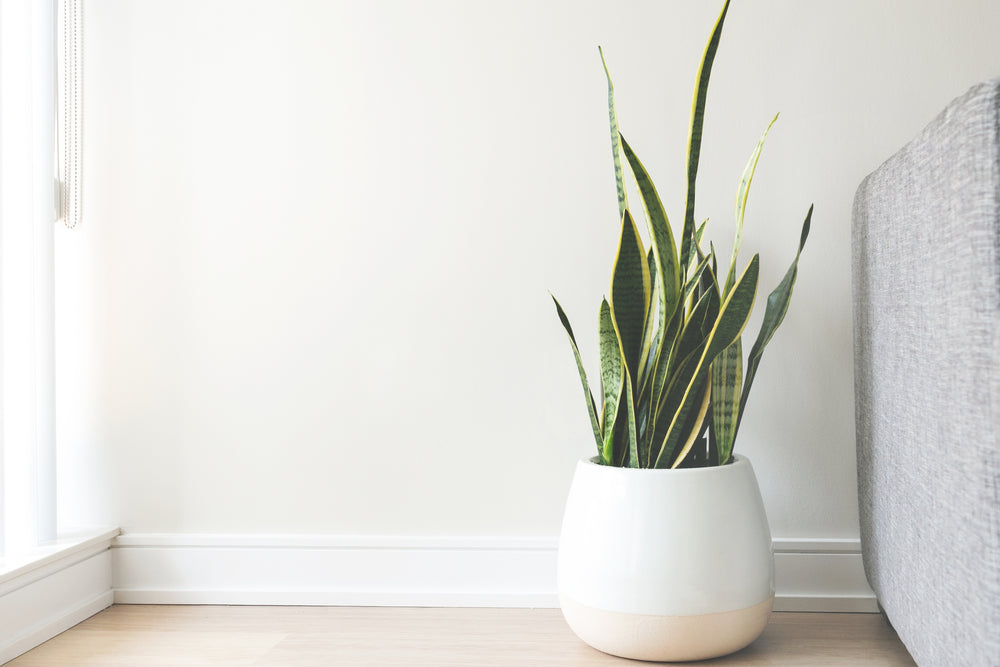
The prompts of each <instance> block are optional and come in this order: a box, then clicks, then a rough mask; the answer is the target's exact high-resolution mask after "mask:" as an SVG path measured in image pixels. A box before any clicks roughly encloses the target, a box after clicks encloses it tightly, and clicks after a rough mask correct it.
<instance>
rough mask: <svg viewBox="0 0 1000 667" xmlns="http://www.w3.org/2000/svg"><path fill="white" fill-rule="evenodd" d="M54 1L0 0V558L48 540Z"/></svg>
mask: <svg viewBox="0 0 1000 667" xmlns="http://www.w3.org/2000/svg"><path fill="white" fill-rule="evenodd" d="M56 25H57V24H56V0H0V557H4V556H7V557H10V556H14V555H16V554H17V553H19V552H22V551H25V550H29V549H32V548H34V547H36V546H38V545H39V544H42V543H45V542H49V541H52V540H55V539H56V532H57V522H56V457H55V454H56V448H55V391H54V390H55V364H54V337H55V332H54V320H55V317H54V301H55V299H54V276H53V237H54V227H55V219H56V211H55V204H56V188H55V183H56V181H55V159H54V156H55V132H54V130H55V106H56Z"/></svg>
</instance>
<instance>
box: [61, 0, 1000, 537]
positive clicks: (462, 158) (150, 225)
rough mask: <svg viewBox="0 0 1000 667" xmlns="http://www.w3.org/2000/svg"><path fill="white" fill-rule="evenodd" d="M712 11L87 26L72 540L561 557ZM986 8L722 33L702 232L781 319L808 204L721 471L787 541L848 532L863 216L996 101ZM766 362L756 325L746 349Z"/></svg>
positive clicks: (368, 7)
mask: <svg viewBox="0 0 1000 667" xmlns="http://www.w3.org/2000/svg"><path fill="white" fill-rule="evenodd" d="M719 4H721V3H719V2H694V1H686V2H679V1H678V2H660V1H650V2H628V3H608V2H597V1H590V0H587V1H582V2H570V1H568V0H567V1H564V2H534V1H507V2H489V3H488V2H460V1H454V2H447V1H444V0H436V1H433V2H430V1H428V2H402V1H400V2H389V1H385V0H382V1H376V2H346V1H345V2H321V1H319V0H313V1H308V0H293V1H284V2H278V1H276V0H271V1H264V0H253V1H236V0H211V1H202V0H173V1H171V2H163V1H159V2H157V1H153V0H99V1H97V2H91V3H88V4H87V6H86V9H87V16H86V22H87V23H86V30H87V36H86V46H87V51H86V64H85V67H86V84H85V93H86V115H85V123H86V144H85V160H86V170H87V171H86V183H85V186H86V190H85V219H84V222H83V225H82V226H81V227H80V228H79V229H78V230H76V231H74V232H68V231H66V230H60V232H59V234H58V235H57V242H58V257H57V259H58V263H59V272H58V276H57V279H58V283H57V286H58V296H59V303H58V307H59V311H58V318H59V321H58V359H57V363H58V366H59V396H58V399H59V403H58V409H59V438H60V448H61V450H60V465H61V473H62V474H61V481H60V512H61V517H62V521H63V523H64V525H74V524H81V523H86V524H93V523H98V524H113V525H120V526H122V527H123V528H124V529H125V530H127V531H145V532H189V533H191V532H217V533H335V534H350V533H358V534H388V535H429V536H433V535H453V536H462V535H493V536H505V535H508V536H550V535H555V534H556V533H557V532H558V528H559V520H560V516H561V512H562V506H563V500H564V497H565V494H566V491H567V488H568V484H569V481H570V477H571V474H572V469H573V465H574V461H575V460H576V459H577V458H579V457H582V456H590V455H591V454H592V448H593V445H592V440H591V437H590V435H589V426H588V422H587V419H586V416H585V411H584V408H583V404H582V400H581V395H580V389H579V386H578V380H577V378H576V371H575V368H574V365H573V361H572V356H571V353H570V351H569V349H568V347H567V344H566V340H565V336H564V334H563V332H562V330H561V328H560V326H559V324H558V321H557V320H556V317H555V314H554V312H553V308H552V305H551V302H550V300H549V296H548V290H552V292H554V293H555V294H556V295H557V296H558V297H559V298H560V300H561V301H562V302H563V305H564V306H565V307H566V309H567V311H568V313H569V315H570V317H571V319H572V321H573V322H574V323H575V325H576V329H577V334H578V337H579V338H580V339H581V347H582V348H583V353H584V355H585V357H586V358H587V359H588V360H589V363H590V366H591V368H593V367H594V366H595V362H596V360H595V352H596V350H595V343H596V313H597V305H598V303H599V302H600V298H601V296H602V294H603V293H604V292H605V290H606V289H607V280H608V276H609V271H610V266H611V261H612V258H613V252H614V244H615V237H616V233H617V220H616V218H617V216H616V203H615V194H614V185H613V179H612V171H611V163H610V155H609V140H608V133H607V127H606V122H607V121H606V109H605V87H604V86H605V83H604V74H603V71H602V69H601V66H600V59H599V58H598V54H597V45H598V44H602V45H603V46H604V49H605V53H606V54H607V57H608V61H609V65H610V66H611V68H612V72H613V74H614V75H615V83H616V91H617V94H618V110H619V114H620V118H621V123H622V128H623V131H624V132H625V133H626V136H628V137H629V140H630V142H631V143H632V144H633V145H634V146H635V147H636V150H637V151H639V153H640V155H641V156H642V157H643V159H644V161H645V163H646V165H647V167H649V168H650V171H651V172H652V174H653V176H654V178H655V179H656V180H657V182H658V183H659V184H660V186H659V187H660V192H661V196H662V197H663V198H664V200H665V203H666V205H667V207H668V212H670V213H671V214H672V216H673V219H674V220H675V222H676V221H678V220H679V219H680V217H681V215H682V210H681V209H682V204H681V198H682V196H683V178H682V173H683V168H684V148H685V143H686V135H687V129H686V128H687V115H688V113H689V109H690V93H691V86H692V84H693V79H694V75H695V71H696V69H697V64H698V59H699V57H700V56H701V52H702V47H703V44H704V40H705V39H706V37H707V35H708V32H709V30H710V28H711V24H712V21H713V20H714V17H715V14H716V12H717V10H718V7H717V6H716V5H719ZM997 25H1000V4H997V3H994V2H989V1H988V0H961V1H956V2H936V1H930V0H923V1H920V2H914V1H912V0H880V1H879V2H876V3H873V2H870V1H868V0H842V1H839V2H801V1H800V0H756V1H755V2H745V1H740V0H736V2H734V5H733V7H732V9H731V11H730V16H729V19H728V22H727V27H726V32H725V35H724V38H723V43H722V47H721V49H720V51H719V56H718V59H717V61H716V68H715V73H714V78H713V83H712V87H711V91H710V96H709V113H708V120H707V125H706V139H705V148H704V154H703V159H702V172H701V180H700V189H699V193H700V205H699V209H698V216H699V217H700V218H703V217H708V216H710V217H711V219H712V220H713V223H712V224H711V225H710V230H709V234H710V236H711V237H712V238H713V239H715V240H716V245H717V247H718V248H719V249H720V251H721V252H722V253H726V252H727V251H726V250H725V249H726V248H728V246H729V244H730V239H731V234H732V223H731V219H732V216H731V208H732V197H733V195H734V193H735V187H736V184H737V181H738V179H739V175H740V171H741V169H742V166H743V162H744V160H745V159H746V156H747V155H748V154H749V152H750V150H751V149H752V148H753V145H754V143H755V142H756V139H757V137H758V135H759V133H760V131H761V130H762V129H763V128H764V126H765V125H766V123H767V121H768V120H769V119H770V117H771V115H773V113H774V112H776V111H780V112H781V114H782V116H781V118H780V120H779V121H778V123H777V125H776V126H775V128H774V130H773V131H772V133H771V138H770V139H769V143H768V145H767V147H766V148H765V151H764V155H763V157H762V160H761V164H760V167H759V170H758V177H757V180H756V181H755V191H754V193H753V196H752V197H751V203H750V209H749V211H748V218H747V229H746V235H745V240H744V249H745V253H746V254H745V257H749V253H751V252H755V251H759V252H760V253H761V260H762V276H761V285H762V289H763V290H770V289H771V287H772V286H773V285H774V284H775V283H776V282H777V280H778V279H779V278H780V276H781V274H782V273H783V272H784V270H785V268H786V267H787V264H788V262H789V261H790V259H791V257H792V254H793V252H794V246H795V242H796V240H797V235H798V230H799V226H800V225H801V221H802V216H803V214H804V213H805V210H806V209H807V207H808V205H809V204H810V203H811V202H815V205H816V213H815V216H814V220H813V232H812V236H811V237H810V240H809V244H808V245H807V247H806V250H805V253H804V255H803V258H802V262H801V270H800V278H799V282H798V285H797V288H796V294H795V298H794V300H793V302H792V306H791V309H790V312H789V315H788V318H787V320H786V323H785V325H784V327H783V328H782V329H781V331H780V332H779V333H778V335H777V337H776V339H775V340H774V342H773V343H772V346H771V347H770V348H769V349H768V353H767V354H766V355H765V360H764V363H763V365H762V367H761V372H760V375H759V376H758V380H757V383H756V385H755V392H754V395H753V398H752V399H751V402H750V411H749V413H748V415H747V418H746V420H745V421H744V425H743V429H742V431H741V438H740V441H739V442H738V443H737V448H738V451H741V452H743V453H744V454H747V455H748V456H750V457H751V459H752V460H753V461H754V464H755V467H756V469H757V472H758V476H759V478H760V482H761V487H762V491H763V494H764V496H765V502H766V505H767V509H768V512H769V516H770V519H771V524H772V532H773V534H774V535H775V536H778V537H803V536H804V537H829V538H838V537H848V538H849V537H853V536H856V534H857V518H856V514H857V505H856V500H855V472H854V465H855V460H854V426H853V419H854V416H853V403H852V387H853V375H852V365H851V300H850V263H849V258H850V210H851V201H852V197H853V194H854V190H855V188H856V187H857V185H858V183H859V182H860V180H861V179H862V178H863V176H864V175H865V174H866V173H868V172H869V171H871V170H872V169H874V168H875V167H876V166H878V164H879V163H880V162H881V161H882V160H884V159H885V158H886V157H888V156H889V155H890V154H891V153H892V152H893V151H894V150H895V149H896V148H898V147H899V146H901V145H902V144H903V143H904V142H905V141H906V140H907V139H908V138H910V137H911V136H912V135H914V134H915V133H916V132H917V131H919V129H920V128H921V127H922V126H923V125H924V124H926V123H927V122H928V121H929V120H930V119H931V118H932V117H933V116H934V115H935V114H936V113H937V112H938V110H939V109H940V108H941V107H943V106H944V105H945V104H946V103H947V102H948V101H949V100H950V99H952V98H953V97H955V96H957V95H959V94H960V93H962V92H963V91H964V90H965V89H966V88H967V87H968V86H970V85H971V84H973V83H975V82H976V81H978V80H981V79H985V78H988V77H990V76H995V75H997V74H1000V42H997V40H996V38H995V37H996V36H995V26H997ZM752 331H754V332H755V331H756V324H753V325H752Z"/></svg>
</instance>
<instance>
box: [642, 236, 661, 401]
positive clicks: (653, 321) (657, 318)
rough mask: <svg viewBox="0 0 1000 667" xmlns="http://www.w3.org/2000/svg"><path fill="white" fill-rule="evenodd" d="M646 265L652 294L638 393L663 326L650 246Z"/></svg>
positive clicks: (645, 331) (657, 280)
mask: <svg viewBox="0 0 1000 667" xmlns="http://www.w3.org/2000/svg"><path fill="white" fill-rule="evenodd" d="M646 266H647V267H648V268H649V284H650V285H651V287H652V294H651V295H650V298H649V312H648V313H646V322H645V325H644V327H643V330H642V356H641V357H640V359H639V379H638V386H639V387H640V393H642V387H645V386H646V385H648V384H649V375H650V372H651V371H652V367H653V362H654V361H655V360H656V356H657V353H658V351H659V347H660V344H659V343H658V342H657V341H656V339H657V338H658V337H661V336H662V332H661V329H662V328H663V327H664V326H665V325H664V324H663V322H662V320H663V317H662V315H661V314H660V309H659V307H658V305H659V303H660V301H661V299H660V296H659V292H660V280H659V277H658V276H657V273H658V271H657V270H656V258H655V257H654V256H653V248H652V247H650V248H649V250H648V251H647V253H646ZM641 402H642V399H641V398H640V399H639V404H641Z"/></svg>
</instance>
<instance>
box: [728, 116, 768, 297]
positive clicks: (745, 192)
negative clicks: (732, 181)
mask: <svg viewBox="0 0 1000 667" xmlns="http://www.w3.org/2000/svg"><path fill="white" fill-rule="evenodd" d="M776 120H778V114H774V118H772V119H771V122H770V123H768V126H767V127H766V128H765V129H764V134H762V135H761V136H760V139H759V140H758V141H757V147H756V148H754V149H753V153H751V154H750V159H749V160H747V164H746V166H745V167H744V168H743V175H742V176H740V187H739V189H737V190H736V239H735V240H734V241H733V257H732V259H731V260H730V262H729V273H728V274H727V275H726V284H725V287H724V288H723V290H722V295H723V296H725V295H726V294H729V290H730V289H731V288H732V286H733V280H735V279H736V256H737V255H739V252H740V245H741V244H742V243H743V216H744V214H745V213H746V210H747V197H749V196H750V183H751V182H752V181H753V175H754V172H755V171H757V160H759V159H760V152H761V151H762V150H763V149H764V139H766V138H767V133H768V132H770V131H771V126H772V125H774V121H776Z"/></svg>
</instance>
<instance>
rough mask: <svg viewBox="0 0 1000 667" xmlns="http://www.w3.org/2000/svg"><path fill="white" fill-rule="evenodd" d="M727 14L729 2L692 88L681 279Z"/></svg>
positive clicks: (686, 263)
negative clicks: (711, 86) (713, 77)
mask: <svg viewBox="0 0 1000 667" xmlns="http://www.w3.org/2000/svg"><path fill="white" fill-rule="evenodd" d="M728 10H729V0H726V3H725V4H724V5H723V6H722V11H721V12H720V13H719V18H718V19H717V20H716V22H715V27H714V28H713V29H712V36H711V37H709V39H708V44H707V45H706V46H705V53H704V55H703V56H702V59H701V65H700V66H699V67H698V78H697V79H696V83H695V88H694V101H693V103H692V105H691V129H690V133H689V135H688V164H687V198H686V201H685V205H684V229H683V232H682V233H681V275H686V274H687V268H688V266H690V264H691V255H690V253H689V252H688V250H687V248H688V245H687V243H688V239H690V238H691V237H692V236H694V199H695V180H696V179H697V176H698V161H699V159H700V157H701V134H702V128H703V127H704V125H705V100H706V98H707V97H708V80H709V78H710V77H711V75H712V63H714V62H715V53H716V51H718V49H719V40H720V38H721V37H722V24H723V23H724V22H725V20H726V12H727V11H728Z"/></svg>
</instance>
